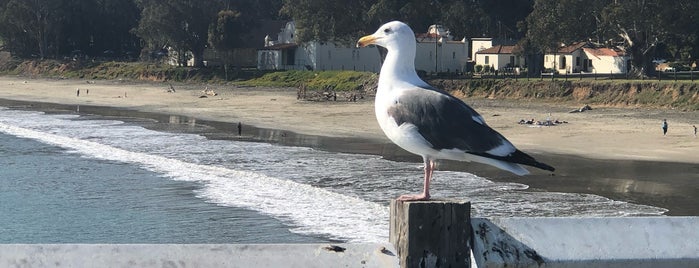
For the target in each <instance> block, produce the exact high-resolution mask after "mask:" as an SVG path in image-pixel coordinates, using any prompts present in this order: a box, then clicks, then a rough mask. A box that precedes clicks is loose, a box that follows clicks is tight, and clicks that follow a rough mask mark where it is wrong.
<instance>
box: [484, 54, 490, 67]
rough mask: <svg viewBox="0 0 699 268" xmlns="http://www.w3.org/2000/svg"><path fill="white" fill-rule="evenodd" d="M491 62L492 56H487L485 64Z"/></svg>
mask: <svg viewBox="0 0 699 268" xmlns="http://www.w3.org/2000/svg"><path fill="white" fill-rule="evenodd" d="M488 64H490V56H485V65H488Z"/></svg>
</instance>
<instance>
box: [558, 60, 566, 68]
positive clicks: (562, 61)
mask: <svg viewBox="0 0 699 268" xmlns="http://www.w3.org/2000/svg"><path fill="white" fill-rule="evenodd" d="M558 68H559V69H565V68H566V57H561V66H560V67H558Z"/></svg>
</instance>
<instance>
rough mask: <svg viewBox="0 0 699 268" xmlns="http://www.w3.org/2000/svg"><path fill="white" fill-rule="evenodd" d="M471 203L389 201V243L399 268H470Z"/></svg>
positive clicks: (452, 201)
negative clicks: (393, 250) (394, 251)
mask: <svg viewBox="0 0 699 268" xmlns="http://www.w3.org/2000/svg"><path fill="white" fill-rule="evenodd" d="M470 212H471V203H470V202H467V201H454V200H451V201H447V200H431V201H418V202H403V201H397V200H392V201H391V211H390V214H391V216H390V235H389V240H390V242H391V243H392V244H393V245H394V246H395V248H396V250H397V251H398V257H399V259H400V266H401V267H404V268H405V267H411V268H412V267H453V268H456V267H470V265H471V260H470V252H471V234H472V232H471V213H470Z"/></svg>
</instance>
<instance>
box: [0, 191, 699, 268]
mask: <svg viewBox="0 0 699 268" xmlns="http://www.w3.org/2000/svg"><path fill="white" fill-rule="evenodd" d="M390 215H391V219H390V221H391V223H390V241H391V243H393V245H391V244H288V245H282V244H255V245H230V244H203V245H200V244H185V245H174V244H116V245H114V244H5V245H1V244H0V267H399V266H400V267H471V266H477V267H699V217H633V218H570V217H568V218H490V219H484V218H473V219H471V218H470V203H468V202H463V201H429V202H400V201H392V202H391V212H390ZM471 255H473V257H471Z"/></svg>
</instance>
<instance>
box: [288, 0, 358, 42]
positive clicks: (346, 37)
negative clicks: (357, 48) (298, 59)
mask: <svg viewBox="0 0 699 268" xmlns="http://www.w3.org/2000/svg"><path fill="white" fill-rule="evenodd" d="M367 6H368V1H367V0H359V1H349V0H284V5H283V6H282V9H281V11H280V12H281V13H282V14H284V15H287V16H289V17H291V18H292V19H293V20H294V22H295V23H296V31H297V34H296V40H297V41H298V42H300V43H303V42H307V41H311V40H314V41H321V42H324V41H334V42H338V43H345V44H354V42H356V41H357V40H356V38H357V37H358V36H360V35H361V34H363V33H366V32H367V31H366V28H367V27H366V23H365V22H366V19H365V11H366V10H367Z"/></svg>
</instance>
